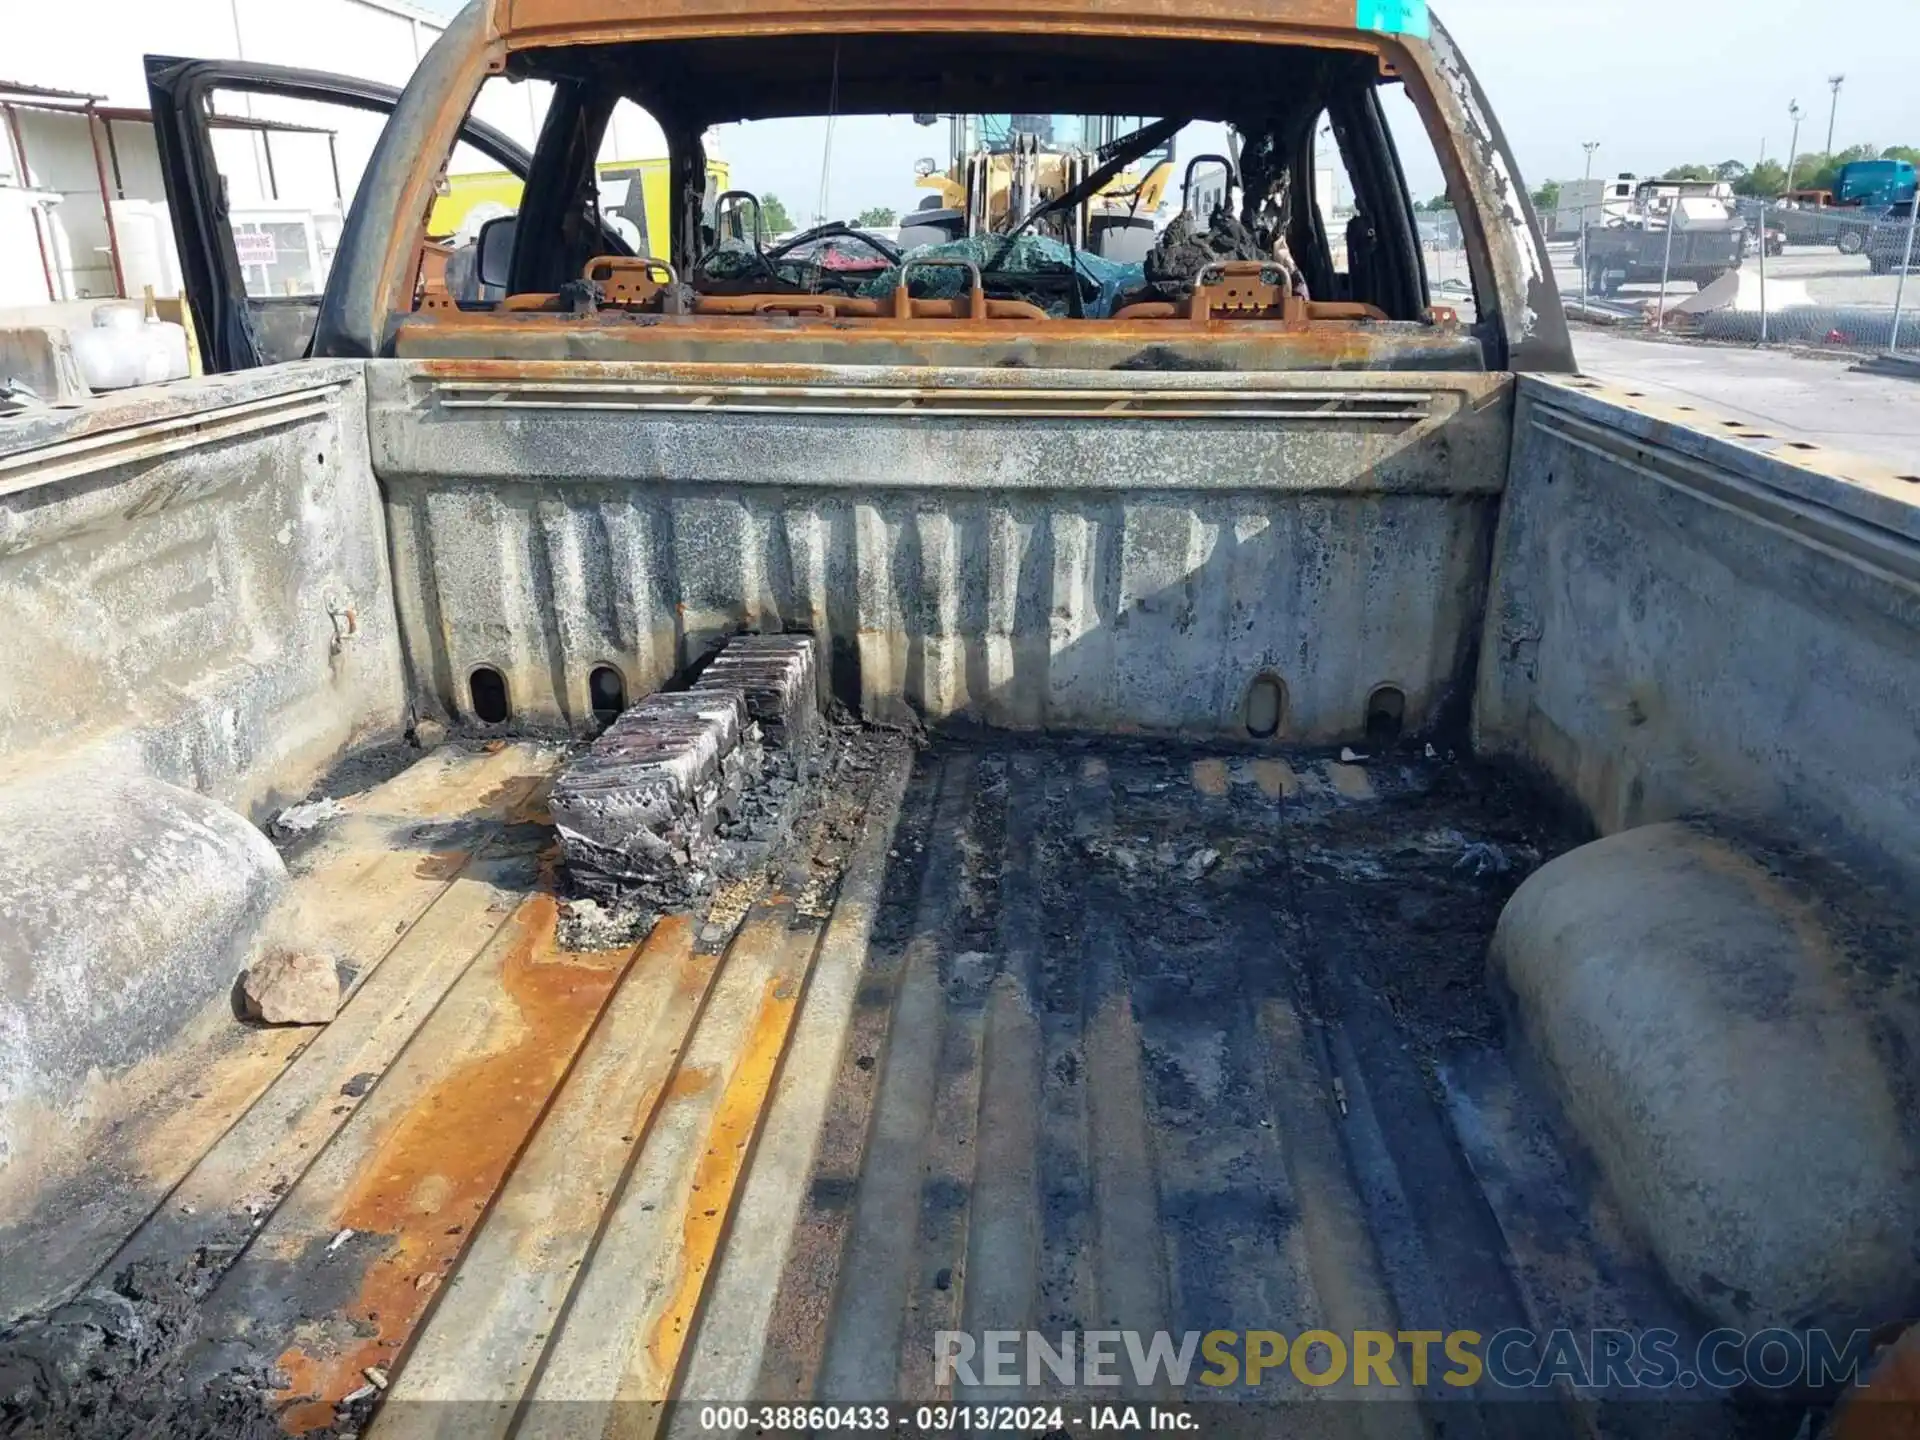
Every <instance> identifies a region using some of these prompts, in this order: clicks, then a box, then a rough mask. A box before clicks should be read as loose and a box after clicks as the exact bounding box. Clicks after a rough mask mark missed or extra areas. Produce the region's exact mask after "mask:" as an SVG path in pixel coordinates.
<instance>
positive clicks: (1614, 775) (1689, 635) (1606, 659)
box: [1475, 379, 1920, 876]
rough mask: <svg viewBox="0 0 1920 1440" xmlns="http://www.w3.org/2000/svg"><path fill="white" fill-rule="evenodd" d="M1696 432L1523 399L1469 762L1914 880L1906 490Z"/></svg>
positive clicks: (1570, 401) (1910, 513) (1914, 736)
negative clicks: (1503, 761) (1498, 760)
mask: <svg viewBox="0 0 1920 1440" xmlns="http://www.w3.org/2000/svg"><path fill="white" fill-rule="evenodd" d="M1619 398H1621V399H1624V398H1625V397H1619ZM1689 420H1691V421H1692V423H1693V425H1695V426H1697V425H1698V424H1699V421H1700V417H1698V416H1686V415H1679V414H1677V413H1676V414H1673V415H1662V414H1660V413H1658V412H1657V410H1656V407H1653V406H1650V405H1648V404H1647V403H1646V402H1643V401H1637V400H1636V401H1634V402H1633V403H1632V405H1631V408H1629V406H1628V405H1627V404H1624V403H1615V400H1614V399H1610V398H1609V397H1608V393H1607V392H1606V391H1605V389H1604V388H1603V387H1599V386H1595V385H1593V384H1592V383H1591V382H1585V381H1578V382H1553V381H1544V380H1534V379H1527V380H1523V381H1522V382H1521V383H1520V391H1519V398H1518V403H1517V406H1516V423H1515V430H1514V448H1513V463H1512V467H1511V471H1510V474H1509V482H1508V489H1507V497H1506V500H1505V503H1504V506H1503V511H1502V517H1501V524H1500V532H1499V538H1498V541H1497V544H1496V550H1495V557H1494V575H1493V581H1492V591H1491V596H1490V602H1489V607H1488V619H1487V635H1486V639H1485V643H1484V645H1483V648H1482V655H1481V671H1480V679H1479V687H1478V692H1477V703H1476V707H1475V731H1476V743H1477V745H1478V747H1479V748H1480V749H1482V750H1483V751H1486V752H1489V753H1493V754H1504V755H1510V756H1513V757H1516V758H1519V759H1521V760H1522V761H1524V762H1526V763H1528V764H1530V765H1532V766H1534V767H1537V768H1538V769H1539V770H1541V771H1544V772H1545V773H1546V774H1547V775H1548V776H1550V777H1551V778H1552V779H1553V780H1554V781H1555V782H1556V783H1557V784H1558V785H1559V786H1560V787H1562V788H1563V789H1564V790H1565V791H1567V792H1569V793H1570V794H1571V795H1573V796H1574V797H1576V798H1577V799H1578V800H1579V802H1580V803H1581V804H1582V805H1583V806H1584V807H1585V808H1586V809H1587V810H1588V811H1589V812H1590V813H1591V815H1592V816H1593V818H1594V820H1595V822H1596V824H1597V825H1598V827H1599V828H1600V829H1601V830H1602V831H1603V832H1609V833H1610V832H1612V831H1616V830H1621V829H1625V828H1627V827H1630V826H1634V825H1640V824H1645V823H1648V822H1651V821H1657V820H1662V819H1667V818H1671V817H1674V816H1679V815H1685V814H1690V813H1694V812H1714V813H1718V814H1721V815H1725V816H1729V817H1733V818H1736V819H1743V820H1745V821H1747V822H1749V823H1751V824H1754V825H1756V826H1760V827H1763V828H1765V829H1767V830H1769V831H1772V832H1774V833H1776V834H1789V835H1795V836H1797V837H1799V838H1800V839H1802V840H1805V841H1809V842H1813V843H1816V844H1818V845H1820V846H1821V847H1822V848H1824V849H1827V850H1830V851H1831V852H1833V853H1835V854H1838V855H1840V856H1843V857H1852V858H1854V859H1856V860H1859V861H1862V862H1865V863H1867V864H1869V865H1871V866H1875V867H1891V868H1892V869H1893V870H1894V871H1895V872H1896V873H1901V874H1905V875H1907V876H1913V875H1917V874H1920V830H1916V828H1915V826H1914V823H1913V817H1914V816H1915V815H1916V814H1920V729H1917V728H1916V726H1915V724H1914V716H1915V715H1916V714H1920V690H1916V687H1915V677H1916V675H1920V667H1916V665H1915V663H1914V660H1915V649H1916V643H1917V642H1916V639H1915V636H1916V633H1920V631H1917V629H1916V627H1917V626H1920V504H1916V503H1915V502H1916V500H1920V485H1916V484H1915V483H1914V482H1913V480H1912V479H1911V477H1908V478H1907V479H1901V478H1900V477H1898V476H1894V475H1892V474H1889V473H1885V472H1876V471H1875V469H1874V467H1872V466H1871V465H1868V464H1865V463H1864V462H1855V461H1852V460H1851V458H1849V460H1848V462H1847V466H1846V471H1845V473H1846V475H1847V477H1848V478H1845V479H1842V478H1838V476H1837V474H1829V473H1826V472H1825V471H1823V470H1822V469H1820V468H1818V467H1819V466H1820V464H1821V463H1822V462H1821V460H1820V458H1819V457H1818V456H1813V457H1809V458H1808V459H1807V460H1806V462H1805V463H1796V462H1794V461H1790V460H1785V459H1778V458H1774V457H1773V456H1771V455H1768V454H1766V453H1764V449H1765V448H1766V447H1767V446H1768V441H1767V440H1765V439H1760V438H1757V437H1758V436H1759V435H1760V433H1761V432H1757V431H1751V430H1750V429H1749V428H1748V427H1744V426H1743V427H1741V430H1740V434H1742V435H1746V434H1751V435H1753V436H1755V437H1756V438H1754V439H1752V440H1749V441H1743V440H1742V439H1741V438H1739V435H1735V436H1732V437H1731V438H1721V437H1720V436H1717V435H1714V434H1711V433H1709V432H1708V431H1707V430H1706V429H1704V428H1689V427H1688V424H1687V422H1688V421H1689ZM1773 443H1778V442H1773ZM1785 453H1787V454H1789V455H1791V454H1793V453H1794V452H1793V451H1791V450H1788V451H1786V452H1785Z"/></svg>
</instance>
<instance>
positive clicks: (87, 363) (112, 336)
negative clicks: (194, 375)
mask: <svg viewBox="0 0 1920 1440" xmlns="http://www.w3.org/2000/svg"><path fill="white" fill-rule="evenodd" d="M72 338H73V354H74V359H75V360H77V361H78V362H79V364H80V374H81V375H82V376H83V377H84V378H85V379H86V382H87V384H88V385H89V386H91V387H92V388H93V389H95V390H125V389H127V388H128V387H129V386H133V385H158V384H160V383H161V382H162V381H165V380H179V379H182V378H183V377H184V376H185V375H186V373H187V332H186V330H185V329H184V328H183V327H182V326H179V325H175V324H173V323H172V322H171V321H167V320H149V319H148V318H147V316H146V313H145V311H144V310H143V309H142V308H141V306H140V304H139V302H138V301H117V302H115V303H112V304H108V305H99V306H96V307H95V308H94V312H93V325H92V327H91V328H89V329H86V330H75V331H73V332H72Z"/></svg>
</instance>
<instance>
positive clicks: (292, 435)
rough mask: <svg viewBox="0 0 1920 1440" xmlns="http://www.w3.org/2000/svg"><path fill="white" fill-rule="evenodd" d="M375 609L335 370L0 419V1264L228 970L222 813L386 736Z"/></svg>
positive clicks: (257, 889)
mask: <svg viewBox="0 0 1920 1440" xmlns="http://www.w3.org/2000/svg"><path fill="white" fill-rule="evenodd" d="M392 616H393V594H392V585H391V582H390V579H389V571H388V564H387V551H386V536H385V529H384V526H383V524H382V519H381V512H380V506H379V500H378V496H377V493H376V490H375V486H374V480H373V472H372V469H371V467H370V466H369V465H368V463H367V440H366V391H365V387H364V384H363V382H362V380H361V375H360V367H359V366H358V365H354V364H350V363H346V362H338V361H328V362H322V363H303V364H295V365H287V366H280V367H276V368H273V369H268V370H261V371H254V372H252V373H250V374H247V375H244V376H236V377H226V378H218V379H208V380H203V381H183V382H180V383H178V384H174V385H168V386H165V387H157V388H153V389H146V390H137V391H132V392H128V393H126V394H124V395H120V396H104V397H101V398H99V399H96V400H92V401H89V402H87V403H85V404H83V405H76V406H68V407H59V408H54V409H51V410H45V411H41V412H39V413H37V414H23V415H19V416H15V417H13V418H11V419H4V420H0V637H4V639H0V875H4V876H5V877H6V880H5V882H4V885H0V1249H4V1248H5V1245H4V1236H5V1227H6V1223H7V1221H8V1220H9V1219H10V1218H12V1216H13V1215H14V1209H13V1207H14V1205H15V1204H16V1203H27V1201H30V1200H31V1199H32V1180H33V1177H34V1176H35V1175H36V1174H37V1173H38V1171H37V1169H36V1167H37V1165H38V1164H39V1163H40V1162H41V1161H43V1160H45V1159H47V1158H48V1157H50V1156H54V1155H57V1154H60V1153H63V1152H64V1151H67V1150H69V1149H70V1148H71V1147H72V1145H73V1144H74V1143H76V1142H75V1140H74V1136H75V1134H76V1133H77V1132H75V1130H74V1127H75V1126H78V1125H81V1124H83V1123H85V1120H86V1118H87V1116H88V1115H89V1114H94V1115H104V1116H108V1117H112V1116H114V1115H116V1114H118V1113H119V1108H118V1107H120V1106H121V1105H122V1104H123V1103H131V1101H130V1100H129V1099H128V1096H129V1094H130V1093H131V1092H125V1093H123V1091H122V1089H121V1088H120V1086H119V1079H120V1077H122V1076H125V1075H128V1074H130V1073H131V1074H138V1073H139V1070H140V1066H141V1062H143V1061H145V1060H147V1059H149V1058H151V1057H153V1056H155V1055H156V1054H158V1053H159V1052H160V1051H162V1050H163V1049H164V1048H165V1047H166V1046H167V1045H168V1044H169V1042H171V1041H173V1040H174V1039H175V1037H176V1036H177V1035H178V1034H179V1033H180V1032H181V1029H182V1027H183V1026H184V1025H186V1024H187V1023H188V1022H189V1020H190V1019H191V1018H192V1017H193V1016H195V1015H196V1014H198V1013H200V1012H202V1010H203V1008H204V1007H207V1006H209V1005H211V1004H217V1003H221V1002H222V997H223V996H224V994H225V992H226V991H227V989H228V988H229V987H230V986H231V985H232V983H233V979H234V975H235V972H236V971H237V970H238V969H240V968H241V967H242V966H244V965H245V964H247V963H248V959H249V954H250V951H249V946H250V944H251V942H252V939H253V937H254V935H255V933H256V931H257V928H258V926H259V925H260V923H261V921H262V918H263V917H264V916H265V915H266V913H267V912H268V910H269V909H270V907H271V906H272V905H273V903H274V902H275V899H276V897H277V896H278V894H279V893H280V891H281V888H282V886H283V884H284V882H285V877H286V870H285V867H284V865H283V864H282V863H281V859H280V856H279V855H278V854H277V853H276V852H275V850H274V848H273V847H272V845H270V844H269V843H268V841H267V840H266V838H265V836H263V835H262V834H261V833H260V831H259V830H257V829H256V828H254V826H253V825H251V824H249V823H248V817H252V818H253V819H255V820H258V819H262V818H264V816H265V814H266V813H267V812H269V811H271V810H273V809H275V808H277V807H278V806H279V805H281V804H283V803H285V802H287V801H290V800H296V799H299V798H300V797H301V796H303V795H304V794H305V793H306V791H307V789H308V787H309V786H310V785H311V784H312V783H313V782H314V780H315V779H317V778H318V777H319V776H320V775H321V773H322V772H324V771H325V770H326V768H327V767H328V766H329V765H331V764H332V763H333V762H334V761H335V760H337V759H338V758H339V757H340V756H341V755H342V754H344V753H345V751H346V750H347V749H348V747H349V746H351V745H355V744H360V743H365V742H371V741H375V740H379V739H382V738H387V737H391V736H395V735H397V734H398V732H399V731H400V729H401V728H402V726H403V724H404V720H405V713H406V712H405V704H406V698H405V687H404V685H403V683H402V680H401V661H400V646H399V642H398V637H397V635H396V632H395V627H394V624H393V618H392Z"/></svg>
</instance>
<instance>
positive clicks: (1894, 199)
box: [1833, 160, 1916, 210]
mask: <svg viewBox="0 0 1920 1440" xmlns="http://www.w3.org/2000/svg"><path fill="white" fill-rule="evenodd" d="M1915 184H1916V179H1915V173H1914V168H1913V162H1912V161H1910V160H1853V161H1849V162H1848V163H1847V164H1845V165H1842V166H1841V167H1840V173H1839V175H1838V176H1837V177H1836V178H1835V180H1834V185H1833V189H1834V198H1835V200H1836V201H1838V203H1840V204H1842V205H1859V206H1862V207H1864V208H1866V209H1870V210H1871V209H1885V208H1886V207H1888V206H1892V205H1900V204H1904V203H1905V202H1906V201H1908V200H1911V199H1913V195H1914V188H1915Z"/></svg>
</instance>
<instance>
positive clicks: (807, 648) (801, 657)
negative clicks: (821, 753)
mask: <svg viewBox="0 0 1920 1440" xmlns="http://www.w3.org/2000/svg"><path fill="white" fill-rule="evenodd" d="M693 688H694V691H695V693H709V692H713V691H727V690H731V691H735V692H737V693H739V694H740V695H741V696H743V697H744V698H745V701H746V707H747V714H748V716H749V717H751V719H752V720H753V722H754V724H756V725H757V726H759V728H760V737H761V739H762V741H763V742H764V743H765V744H766V746H767V748H768V749H769V751H771V752H773V753H772V754H771V755H769V757H768V758H769V760H771V761H775V762H776V763H778V764H779V765H780V766H781V768H782V769H783V770H785V771H786V772H788V773H789V774H791V773H792V772H793V771H794V770H795V769H796V767H797V766H798V765H799V763H800V761H801V760H802V759H803V758H804V756H805V754H806V752H807V751H808V750H809V749H810V748H811V747H812V745H813V743H814V740H815V738H816V732H817V729H818V726H817V725H816V723H815V722H816V721H817V720H818V718H819V704H818V701H817V700H816V698H815V696H816V694H817V680H816V671H815V664H814V653H813V637H812V636H811V635H741V636H738V637H737V638H735V639H733V640H730V641H728V642H727V647H726V649H724V650H722V651H721V652H720V653H719V654H718V655H717V656H715V657H714V659H713V663H712V664H710V665H709V666H708V667H707V669H706V672H705V673H704V674H703V675H701V677H700V680H699V682H698V683H697V684H696V685H695V686H694V687H693Z"/></svg>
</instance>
